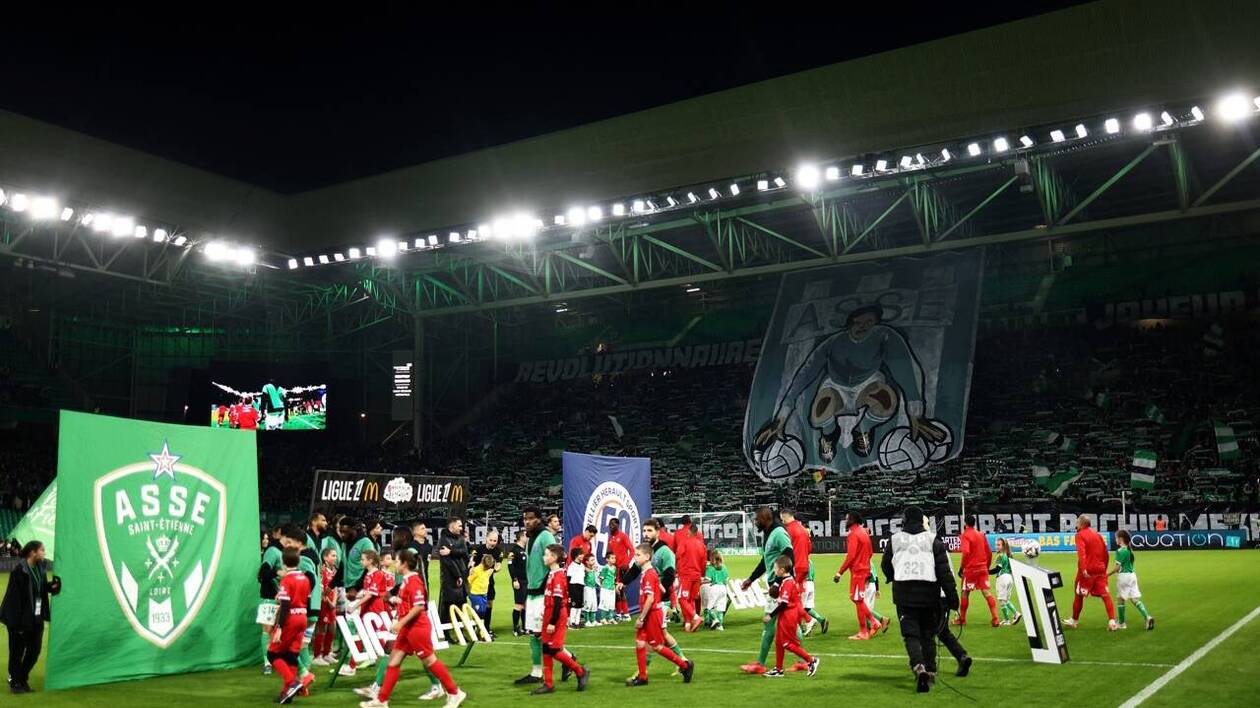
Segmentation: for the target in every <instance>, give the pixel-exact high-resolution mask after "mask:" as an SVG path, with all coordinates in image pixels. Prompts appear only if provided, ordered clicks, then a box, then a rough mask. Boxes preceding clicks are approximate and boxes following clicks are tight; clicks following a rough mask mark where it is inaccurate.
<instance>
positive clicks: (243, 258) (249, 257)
mask: <svg viewBox="0 0 1260 708" xmlns="http://www.w3.org/2000/svg"><path fill="white" fill-rule="evenodd" d="M257 259H258V255H257V254H256V253H254V249H252V248H250V247H248V246H241V247H240V248H238V249H236V252H235V253H233V254H232V260H233V261H236V265H238V266H251V265H254V261H256V260H257Z"/></svg>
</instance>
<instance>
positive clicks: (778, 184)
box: [774, 177, 787, 189]
mask: <svg viewBox="0 0 1260 708" xmlns="http://www.w3.org/2000/svg"><path fill="white" fill-rule="evenodd" d="M786 185H787V180H785V179H783V178H782V177H775V178H774V186H775V187H777V188H779V189H782V188H783V187H784V186H786Z"/></svg>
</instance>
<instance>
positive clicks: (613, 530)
mask: <svg viewBox="0 0 1260 708" xmlns="http://www.w3.org/2000/svg"><path fill="white" fill-rule="evenodd" d="M608 552H609V553H615V554H617V582H618V584H620V582H621V579H622V578H624V577H625V576H626V573H628V572H629V571H630V564H631V562H632V559H633V558H634V544H633V543H631V542H630V535H629V534H627V533H626V532H625V531H622V530H621V522H620V521H618V520H617V519H609V520H608ZM629 618H630V605H629V603H627V602H626V594H625V592H624V590H622V589H620V588H619V589H618V590H617V619H618V621H622V622H624V621H625V620H627V619H629Z"/></svg>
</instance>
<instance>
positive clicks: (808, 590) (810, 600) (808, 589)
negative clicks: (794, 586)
mask: <svg viewBox="0 0 1260 708" xmlns="http://www.w3.org/2000/svg"><path fill="white" fill-rule="evenodd" d="M801 604H802V605H804V606H805V609H807V610H812V609H814V581H812V580H806V581H805V582H804V583H802V584H801Z"/></svg>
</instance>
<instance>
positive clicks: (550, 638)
mask: <svg viewBox="0 0 1260 708" xmlns="http://www.w3.org/2000/svg"><path fill="white" fill-rule="evenodd" d="M568 628H569V625H568V624H565V622H564V619H563V618H561V620H560V622H558V623H556V631H554V632H547V631H544V632H543V633H542V637H541V639H542V643H543V644H545V645H546V646H549V647H551V648H552V649H560V648H563V647H564V636H565V632H566V630H568Z"/></svg>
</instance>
